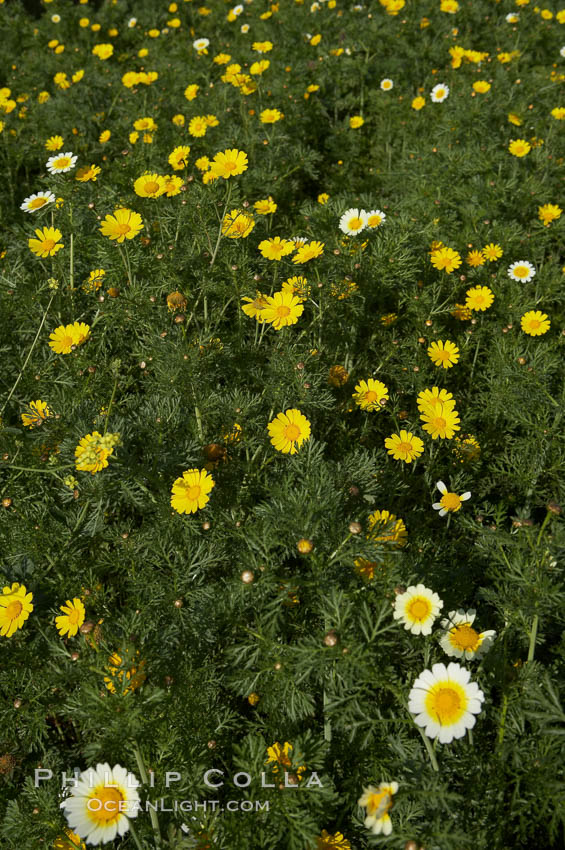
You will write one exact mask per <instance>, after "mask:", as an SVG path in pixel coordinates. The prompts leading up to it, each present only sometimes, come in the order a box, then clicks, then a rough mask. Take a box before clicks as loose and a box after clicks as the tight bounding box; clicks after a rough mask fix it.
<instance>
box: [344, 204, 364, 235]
mask: <svg viewBox="0 0 565 850" xmlns="http://www.w3.org/2000/svg"><path fill="white" fill-rule="evenodd" d="M366 226H367V213H366V212H365V210H358V209H351V210H347V211H346V212H344V214H343V215H342V217H341V218H340V220H339V229H340V230H342V231H343V233H347V235H348V236H355V234H356V233H360V232H361V231H362V230H364V229H365V227H366Z"/></svg>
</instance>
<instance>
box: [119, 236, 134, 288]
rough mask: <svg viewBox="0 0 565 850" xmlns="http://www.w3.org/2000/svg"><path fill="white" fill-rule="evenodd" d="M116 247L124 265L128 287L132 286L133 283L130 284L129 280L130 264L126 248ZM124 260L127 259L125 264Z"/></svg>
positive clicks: (130, 280)
mask: <svg viewBox="0 0 565 850" xmlns="http://www.w3.org/2000/svg"><path fill="white" fill-rule="evenodd" d="M118 247H119V249H120V257H121V258H122V263H123V264H124V269H125V270H126V274H127V276H128V281H129V285H130V286H133V282H132V279H131V267H130V264H129V257H128V252H127V248H126V247H125V246H124V247H122V246H121V245H119V246H118ZM124 254H125V257H124ZM126 259H127V262H126Z"/></svg>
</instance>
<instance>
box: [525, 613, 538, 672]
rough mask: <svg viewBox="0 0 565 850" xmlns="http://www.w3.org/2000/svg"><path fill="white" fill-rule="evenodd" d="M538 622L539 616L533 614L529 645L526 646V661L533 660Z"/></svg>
mask: <svg viewBox="0 0 565 850" xmlns="http://www.w3.org/2000/svg"><path fill="white" fill-rule="evenodd" d="M538 623H539V617H538V615H537V614H534V619H533V620H532V628H531V629H530V646H529V648H528V659H527V660H528V661H533V660H534V654H535V651H536V637H537V634H538Z"/></svg>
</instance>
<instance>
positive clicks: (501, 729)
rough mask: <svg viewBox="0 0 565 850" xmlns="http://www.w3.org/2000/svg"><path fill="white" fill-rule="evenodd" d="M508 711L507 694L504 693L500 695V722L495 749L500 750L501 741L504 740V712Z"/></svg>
mask: <svg viewBox="0 0 565 850" xmlns="http://www.w3.org/2000/svg"><path fill="white" fill-rule="evenodd" d="M507 711H508V696H507V695H506V694H504V696H503V697H502V711H501V713H500V724H499V727H498V742H497V747H496V748H497V750H498V752H500V749H501V747H502V742H503V741H504V729H505V726H506V712H507Z"/></svg>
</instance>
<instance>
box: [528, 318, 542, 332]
mask: <svg viewBox="0 0 565 850" xmlns="http://www.w3.org/2000/svg"><path fill="white" fill-rule="evenodd" d="M529 325H530V330H532V331H537V329H538V328H539V326H540V325H541V322H540V321H539V319H530V321H529Z"/></svg>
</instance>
